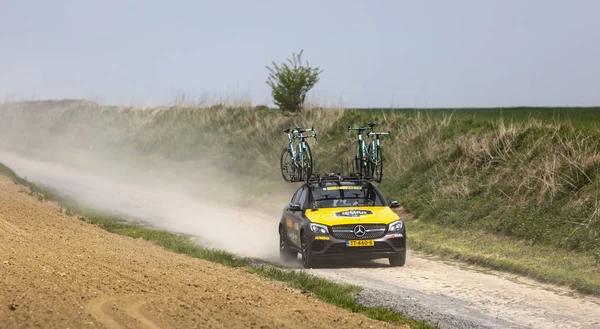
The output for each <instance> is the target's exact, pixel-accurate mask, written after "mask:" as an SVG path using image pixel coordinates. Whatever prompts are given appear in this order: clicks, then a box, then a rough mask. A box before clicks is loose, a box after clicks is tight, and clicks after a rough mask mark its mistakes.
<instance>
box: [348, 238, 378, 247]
mask: <svg viewBox="0 0 600 329" xmlns="http://www.w3.org/2000/svg"><path fill="white" fill-rule="evenodd" d="M374 245H375V240H348V241H346V247H372V246H374Z"/></svg>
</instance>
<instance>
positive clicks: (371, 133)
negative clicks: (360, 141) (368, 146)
mask: <svg viewBox="0 0 600 329" xmlns="http://www.w3.org/2000/svg"><path fill="white" fill-rule="evenodd" d="M369 135H375V136H377V135H387V136H388V138H390V139H392V132H391V131H389V130H388V131H386V132H378V133H374V132H370V133H369Z"/></svg>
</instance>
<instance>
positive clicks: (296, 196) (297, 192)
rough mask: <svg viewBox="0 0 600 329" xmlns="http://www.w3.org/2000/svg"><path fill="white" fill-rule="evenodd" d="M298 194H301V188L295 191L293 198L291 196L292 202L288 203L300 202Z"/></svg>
mask: <svg viewBox="0 0 600 329" xmlns="http://www.w3.org/2000/svg"><path fill="white" fill-rule="evenodd" d="M300 192H302V188H299V189H297V190H296V193H294V196H292V200H291V201H290V202H291V203H298V200H300Z"/></svg>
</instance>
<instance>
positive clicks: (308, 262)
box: [300, 231, 314, 268]
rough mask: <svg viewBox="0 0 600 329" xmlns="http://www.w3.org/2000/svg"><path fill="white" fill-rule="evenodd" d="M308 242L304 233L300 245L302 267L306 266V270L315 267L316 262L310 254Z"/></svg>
mask: <svg viewBox="0 0 600 329" xmlns="http://www.w3.org/2000/svg"><path fill="white" fill-rule="evenodd" d="M307 240H308V239H307V238H306V233H305V232H304V231H302V235H301V236H300V245H301V246H302V266H304V268H311V267H313V266H314V261H313V259H312V255H311V254H310V248H309V246H308V241H307Z"/></svg>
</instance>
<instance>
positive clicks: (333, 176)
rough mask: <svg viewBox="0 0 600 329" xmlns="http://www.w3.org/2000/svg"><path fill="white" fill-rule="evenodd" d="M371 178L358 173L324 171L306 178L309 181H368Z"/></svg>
mask: <svg viewBox="0 0 600 329" xmlns="http://www.w3.org/2000/svg"><path fill="white" fill-rule="evenodd" d="M371 180H372V178H370V177H361V176H359V175H349V176H348V175H342V174H339V173H325V174H324V175H323V176H320V175H314V176H312V177H310V178H309V179H308V182H309V183H326V182H370V181H371Z"/></svg>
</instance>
